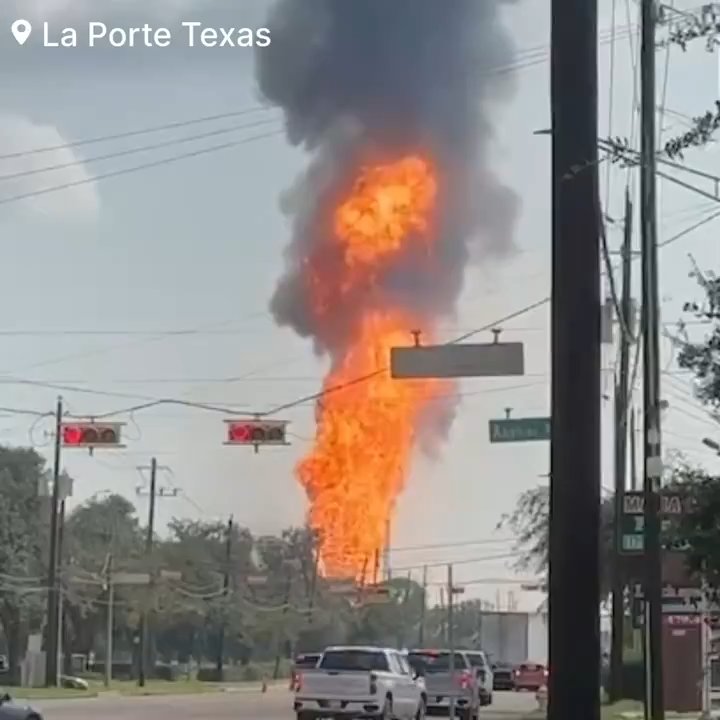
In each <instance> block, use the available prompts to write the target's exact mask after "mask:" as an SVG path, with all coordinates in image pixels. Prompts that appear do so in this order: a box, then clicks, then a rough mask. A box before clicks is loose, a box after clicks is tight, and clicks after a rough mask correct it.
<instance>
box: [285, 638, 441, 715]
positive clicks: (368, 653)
mask: <svg viewBox="0 0 720 720" xmlns="http://www.w3.org/2000/svg"><path fill="white" fill-rule="evenodd" d="M417 674H418V673H413V671H412V669H411V667H410V664H409V663H408V661H407V659H406V658H405V657H404V656H403V655H401V654H400V653H399V652H398V651H397V650H393V649H392V648H381V647H365V646H338V647H329V648H327V649H326V650H325V652H323V654H322V656H321V657H320V661H319V662H318V664H317V667H314V668H309V669H306V670H301V671H299V673H298V678H297V683H296V688H295V701H294V705H293V707H294V710H295V713H296V716H297V720H319V719H320V718H326V717H333V718H335V719H336V720H337V719H338V718H348V719H349V718H357V717H363V718H373V719H374V720H391V719H392V720H423V718H424V716H425V708H426V702H427V697H426V695H425V688H424V686H423V684H422V683H419V682H417V681H416V677H415V676H416V675H417ZM421 674H422V672H421V673H420V675H421Z"/></svg>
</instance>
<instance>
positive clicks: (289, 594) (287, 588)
mask: <svg viewBox="0 0 720 720" xmlns="http://www.w3.org/2000/svg"><path fill="white" fill-rule="evenodd" d="M288 570H290V572H289V573H288V578H287V584H286V585H285V596H284V602H283V609H282V618H283V621H282V629H283V633H284V632H285V619H286V617H287V614H288V609H289V606H290V598H291V597H292V582H293V572H292V571H293V570H294V567H293V566H292V565H288ZM276 638H277V639H276V641H275V667H274V668H273V680H277V679H278V677H279V676H280V653H281V652H282V651H281V648H280V638H279V635H278V636H276Z"/></svg>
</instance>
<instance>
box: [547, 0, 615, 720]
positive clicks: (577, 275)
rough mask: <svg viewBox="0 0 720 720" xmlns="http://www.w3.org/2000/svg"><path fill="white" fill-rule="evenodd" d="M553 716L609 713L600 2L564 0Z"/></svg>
mask: <svg viewBox="0 0 720 720" xmlns="http://www.w3.org/2000/svg"><path fill="white" fill-rule="evenodd" d="M551 14H552V17H551V28H552V29H551V58H550V64H551V102H550V107H551V109H552V145H553V147H552V198H553V204H552V353H551V355H552V402H551V417H552V432H551V439H552V442H551V451H550V542H549V615H550V622H549V625H550V628H549V635H550V643H549V651H550V652H549V654H550V667H551V668H552V671H551V672H550V679H549V692H548V695H549V708H548V717H549V719H550V720H576V719H577V718H582V719H583V720H599V718H600V672H599V662H600V617H599V598H600V581H599V577H600V412H601V404H600V383H599V381H598V378H599V377H600V349H601V343H600V341H601V303H600V232H601V227H602V226H601V223H602V217H601V212H600V200H599V192H598V148H597V138H598V119H597V118H598V88H597V75H598V67H597V65H598V63H597V54H598V41H597V14H598V13H597V0H583V1H582V2H577V0H552V6H551Z"/></svg>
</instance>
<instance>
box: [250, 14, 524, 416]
mask: <svg viewBox="0 0 720 720" xmlns="http://www.w3.org/2000/svg"><path fill="white" fill-rule="evenodd" d="M501 4H502V3H501V1H500V0H281V1H280V2H278V3H276V5H275V6H274V9H273V11H272V12H271V16H270V18H269V21H268V23H267V25H268V27H269V28H270V29H271V32H272V38H273V42H272V45H271V46H270V47H269V48H265V49H263V50H262V51H259V52H258V55H257V75H258V82H259V86H260V90H261V92H262V93H263V95H264V96H265V97H266V98H267V100H268V101H269V102H271V103H272V104H274V105H277V106H279V107H280V108H282V109H283V110H284V112H285V118H286V126H287V135H288V138H289V140H290V142H292V143H293V144H294V145H297V146H302V147H304V148H305V149H306V150H307V151H309V153H311V155H312V162H311V165H310V167H309V169H308V170H307V172H306V173H305V174H304V175H303V176H302V177H301V178H299V179H298V181H297V182H296V183H295V185H294V186H293V187H292V188H291V189H290V190H289V191H288V192H287V193H286V194H285V195H284V197H283V200H282V207H283V210H284V211H285V212H286V213H288V214H289V215H290V216H291V217H292V222H293V238H292V242H291V243H290V245H289V247H288V249H287V254H286V272H285V274H284V276H283V277H282V279H281V280H280V282H279V284H278V287H277V290H276V293H275V295H274V297H273V299H272V302H271V309H272V312H273V314H274V316H275V318H276V321H277V322H278V323H279V324H280V325H284V326H289V327H292V328H293V329H294V330H295V331H296V332H297V333H299V334H300V335H302V336H304V337H309V338H312V339H313V341H314V343H315V348H316V351H317V352H319V353H329V354H330V356H331V357H332V358H333V360H335V361H339V360H340V359H341V358H342V356H343V353H344V351H345V349H346V346H347V343H348V342H349V340H350V337H351V335H352V333H351V332H350V328H352V326H353V323H354V321H356V320H357V319H358V318H359V316H360V314H361V313H362V312H364V311H365V310H367V309H368V305H369V306H370V307H372V306H374V305H376V304H380V305H381V304H382V303H383V302H386V301H388V300H389V301H391V304H392V306H394V307H402V308H406V309H407V310H408V311H409V312H411V313H413V314H416V315H417V316H423V317H427V316H430V317H434V318H438V317H452V316H453V315H454V311H455V304H456V302H457V299H458V297H459V295H460V292H461V290H462V285H463V276H464V273H465V270H466V268H467V267H468V265H469V264H470V263H471V262H472V261H473V260H475V259H478V258H480V259H484V258H487V257H492V256H495V257H498V256H502V255H504V254H506V253H508V252H510V251H511V250H512V249H513V239H512V237H513V229H514V223H515V219H516V216H517V213H518V207H519V201H518V198H517V196H516V195H515V194H514V193H513V192H512V191H511V190H510V189H508V188H507V187H505V186H504V185H502V184H501V183H500V182H499V181H498V179H497V178H496V177H495V175H494V174H493V172H492V170H491V169H490V167H489V166H488V146H489V143H490V141H491V139H492V123H491V115H492V110H493V107H494V106H495V104H496V103H497V102H499V101H503V100H506V99H508V98H509V97H510V96H511V94H512V90H513V87H512V75H511V74H510V73H507V72H498V70H499V69H502V68H505V69H506V68H507V66H508V65H509V64H510V63H512V60H513V49H512V44H511V42H510V39H509V37H508V35H507V34H506V32H505V31H504V29H503V27H502V25H501V23H500V18H499V8H500V6H501ZM418 150H420V152H422V153H425V154H427V155H428V156H429V157H430V158H432V161H433V163H434V165H435V167H436V169H437V173H438V178H439V181H440V183H439V185H440V189H439V197H438V202H439V208H438V212H437V217H436V218H435V222H434V227H435V228H436V232H437V234H438V238H437V241H436V244H435V247H436V251H435V258H434V263H433V268H432V269H428V267H427V263H422V262H419V261H418V259H417V258H416V257H414V256H413V255H412V251H408V253H407V255H405V256H403V257H401V258H400V259H398V260H396V261H394V262H393V264H392V267H391V268H389V269H387V271H386V272H384V274H383V275H382V276H381V277H380V278H375V280H374V283H375V285H374V288H373V293H366V294H363V295H361V296H355V297H349V298H346V299H345V301H344V303H340V304H335V305H334V306H333V312H332V316H331V317H328V316H327V315H325V316H323V318H322V322H320V321H319V319H318V318H317V317H314V315H313V310H312V308H311V306H310V302H309V298H308V297H307V286H306V284H304V283H303V277H302V267H303V262H305V261H306V259H307V258H308V257H310V256H311V255H314V256H316V257H317V255H318V251H319V250H322V248H323V247H325V246H328V247H329V244H328V239H327V238H328V232H330V231H331V230H332V223H331V222H329V221H328V217H329V214H330V212H331V210H332V208H333V207H334V206H335V205H336V204H337V201H338V199H341V198H343V196H344V194H345V193H346V192H347V190H348V188H349V184H350V183H352V181H353V179H354V175H355V174H356V172H357V168H358V165H359V164H360V163H362V162H363V161H365V160H367V159H368V158H375V159H382V158H383V157H385V156H388V155H390V156H391V157H397V156H398V155H399V154H401V153H404V152H409V153H417V152H418ZM323 257H324V256H323ZM327 262H328V263H330V262H332V258H331V256H330V254H328V260H327ZM451 414H452V413H451Z"/></svg>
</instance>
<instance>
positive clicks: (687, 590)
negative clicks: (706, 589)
mask: <svg viewBox="0 0 720 720" xmlns="http://www.w3.org/2000/svg"><path fill="white" fill-rule="evenodd" d="M644 604H645V603H644V593H643V588H642V586H641V585H636V586H635V588H634V591H633V598H632V617H633V625H634V626H635V627H636V628H640V627H642V625H643V617H644ZM706 610H707V611H708V612H713V613H716V612H717V611H718V610H720V607H718V606H717V605H716V604H709V605H708V607H707V608H706ZM662 612H663V615H667V616H677V617H679V616H688V615H696V616H698V617H699V616H700V614H701V613H702V612H703V594H702V590H701V589H700V588H693V587H684V588H675V587H669V586H666V587H664V588H663V590H662ZM670 622H673V621H670Z"/></svg>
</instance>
